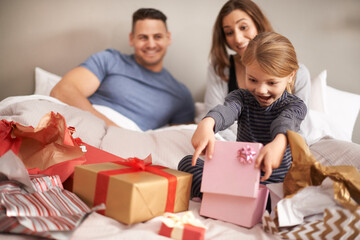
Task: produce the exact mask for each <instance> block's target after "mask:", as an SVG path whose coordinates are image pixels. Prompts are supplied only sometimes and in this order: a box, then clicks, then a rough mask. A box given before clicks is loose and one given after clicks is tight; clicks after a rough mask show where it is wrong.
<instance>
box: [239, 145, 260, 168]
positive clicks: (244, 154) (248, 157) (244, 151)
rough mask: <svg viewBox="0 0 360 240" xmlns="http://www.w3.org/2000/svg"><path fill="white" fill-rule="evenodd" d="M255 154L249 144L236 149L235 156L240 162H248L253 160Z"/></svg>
mask: <svg viewBox="0 0 360 240" xmlns="http://www.w3.org/2000/svg"><path fill="white" fill-rule="evenodd" d="M255 154H256V152H255V151H253V150H252V148H251V147H250V146H249V145H247V146H246V147H242V148H241V149H240V150H239V151H238V155H237V158H238V159H239V161H240V163H242V164H250V163H252V162H253V161H254V157H255Z"/></svg>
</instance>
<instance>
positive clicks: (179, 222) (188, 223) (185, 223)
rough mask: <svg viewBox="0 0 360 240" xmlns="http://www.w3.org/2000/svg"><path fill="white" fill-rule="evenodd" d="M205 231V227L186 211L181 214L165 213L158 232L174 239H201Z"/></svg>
mask: <svg viewBox="0 0 360 240" xmlns="http://www.w3.org/2000/svg"><path fill="white" fill-rule="evenodd" d="M205 231H206V227H205V226H204V225H203V224H202V223H201V222H200V221H199V220H198V219H196V218H195V216H194V214H193V213H192V212H191V211H187V212H185V213H183V215H181V216H178V215H175V214H172V213H165V214H164V215H163V219H162V223H161V227H160V231H159V234H160V235H162V236H165V237H169V238H172V239H176V240H182V239H184V240H203V239H204V238H205Z"/></svg>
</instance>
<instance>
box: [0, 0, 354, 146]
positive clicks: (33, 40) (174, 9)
mask: <svg viewBox="0 0 360 240" xmlns="http://www.w3.org/2000/svg"><path fill="white" fill-rule="evenodd" d="M224 2H225V1H220V0H197V1H191V0H182V1H175V0H133V1H127V0H75V1H74V0H63V1H50V0H32V1H28V0H1V1H0V36H1V38H0V53H1V54H0V100H2V99H4V98H6V97H9V96H14V95H27V94H32V93H33V91H34V86H35V85H34V68H35V67H36V66H38V67H41V68H43V69H45V70H48V71H50V72H53V73H56V74H58V75H63V74H65V73H66V72H67V71H68V70H70V69H71V68H73V67H74V66H76V65H78V64H79V63H81V62H82V61H83V60H85V59H86V57H88V56H89V55H90V54H92V53H94V52H96V51H100V50H103V49H105V48H108V47H113V48H116V49H119V50H121V51H122V52H125V53H131V52H132V49H131V48H130V47H129V45H128V33H129V31H130V23H131V14H132V13H133V11H135V10H136V9H138V8H139V7H155V8H158V9H160V10H162V11H163V12H164V13H165V14H166V15H167V16H168V25H169V29H170V31H171V32H172V37H173V42H172V46H170V48H169V50H168V54H167V56H166V59H165V66H166V67H167V68H168V69H169V70H170V71H171V72H172V73H173V75H174V76H175V77H176V78H178V79H179V80H180V81H182V82H183V83H184V84H185V85H187V86H188V87H189V88H190V89H191V92H192V94H193V96H194V99H195V100H196V101H202V100H203V95H204V90H205V81H206V68H207V61H208V53H209V48H210V41H211V30H212V25H213V23H214V21H215V17H216V15H217V13H218V10H219V9H220V7H221V6H222V5H223V4H224ZM255 2H257V3H258V4H259V5H260V6H261V7H262V9H263V11H264V12H265V14H266V15H267V16H268V18H269V19H270V20H271V21H272V24H273V26H274V28H275V30H276V31H278V32H279V33H282V34H284V35H285V36H287V37H288V38H289V39H290V40H291V41H292V42H293V44H294V46H295V48H296V49H297V52H298V58H299V61H300V62H302V63H304V64H305V65H306V66H307V67H308V68H309V70H310V73H311V75H312V77H315V76H317V75H318V74H319V73H320V72H321V71H322V70H323V69H327V71H328V78H327V83H328V85H330V86H332V87H335V88H338V89H340V90H344V91H349V92H352V93H356V94H360V79H359V76H360V68H359V66H360V14H359V13H360V1H358V0H343V1H338V0H317V1H313V0H302V1H288V0H255ZM353 141H355V142H358V143H360V118H358V120H357V123H356V129H355V132H354V135H353Z"/></svg>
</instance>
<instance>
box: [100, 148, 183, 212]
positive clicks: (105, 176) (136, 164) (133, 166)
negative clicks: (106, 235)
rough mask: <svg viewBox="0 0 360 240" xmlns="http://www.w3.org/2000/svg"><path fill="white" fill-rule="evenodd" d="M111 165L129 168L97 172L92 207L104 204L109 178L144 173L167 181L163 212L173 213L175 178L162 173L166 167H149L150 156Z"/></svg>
mask: <svg viewBox="0 0 360 240" xmlns="http://www.w3.org/2000/svg"><path fill="white" fill-rule="evenodd" d="M113 163H116V164H119V165H123V166H128V167H129V168H123V169H113V170H105V171H100V172H98V175H97V179H96V189H95V196H94V206H96V205H99V204H101V203H106V199H107V192H108V191H107V189H108V185H109V180H110V176H113V175H118V174H126V173H135V172H142V171H146V172H150V173H153V174H156V175H159V176H162V177H165V178H166V179H167V180H168V194H167V200H166V206H165V212H174V206H175V195H176V185H177V178H176V177H175V176H174V175H171V174H170V173H167V172H164V171H162V169H166V167H163V166H159V165H151V163H152V160H151V155H149V156H148V157H146V158H145V159H144V160H141V159H138V158H128V159H124V161H122V162H113ZM150 165H151V166H150ZM99 213H101V214H104V213H105V211H104V210H102V211H99Z"/></svg>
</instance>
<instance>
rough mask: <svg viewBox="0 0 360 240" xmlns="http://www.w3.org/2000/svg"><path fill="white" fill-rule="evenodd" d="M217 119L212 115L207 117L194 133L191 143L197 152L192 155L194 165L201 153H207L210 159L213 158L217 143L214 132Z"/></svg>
mask: <svg viewBox="0 0 360 240" xmlns="http://www.w3.org/2000/svg"><path fill="white" fill-rule="evenodd" d="M214 126H215V120H214V119H213V118H211V117H206V118H204V119H203V120H201V122H200V123H199V124H198V127H197V128H196V130H195V133H194V135H193V136H192V138H191V143H192V145H193V147H194V148H195V152H194V154H193V157H192V165H193V166H195V164H196V160H197V159H198V157H199V156H200V154H202V155H203V154H205V151H206V150H207V151H206V154H207V157H208V158H209V159H211V158H212V154H213V152H214V144H215V133H214Z"/></svg>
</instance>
